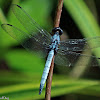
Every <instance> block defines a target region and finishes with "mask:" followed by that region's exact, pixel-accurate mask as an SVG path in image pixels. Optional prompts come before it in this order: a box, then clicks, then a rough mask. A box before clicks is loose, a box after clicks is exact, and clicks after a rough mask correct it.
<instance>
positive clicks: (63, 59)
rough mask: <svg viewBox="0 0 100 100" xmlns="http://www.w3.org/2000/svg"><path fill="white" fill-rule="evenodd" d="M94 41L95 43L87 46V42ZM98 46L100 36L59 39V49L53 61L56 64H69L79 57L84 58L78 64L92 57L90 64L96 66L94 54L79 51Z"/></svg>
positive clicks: (99, 45) (99, 44) (82, 63)
mask: <svg viewBox="0 0 100 100" xmlns="http://www.w3.org/2000/svg"><path fill="white" fill-rule="evenodd" d="M89 42H91V43H94V44H95V45H92V46H89V45H88V43H89ZM84 47H85V48H84ZM97 47H100V37H93V38H88V39H86V38H84V39H69V40H67V41H61V42H60V45H59V50H58V52H57V55H56V57H55V63H56V64H58V65H64V66H70V65H72V66H73V65H74V64H75V63H76V62H77V60H78V59H79V58H80V57H83V58H84V59H85V60H84V61H83V62H80V63H79V65H80V66H82V65H84V62H85V61H87V60H88V59H89V58H92V60H93V61H92V63H91V65H92V66H97V65H98V63H97V59H99V58H96V57H95V56H92V55H86V54H81V53H80V52H82V51H86V50H89V49H90V50H91V49H93V48H97Z"/></svg>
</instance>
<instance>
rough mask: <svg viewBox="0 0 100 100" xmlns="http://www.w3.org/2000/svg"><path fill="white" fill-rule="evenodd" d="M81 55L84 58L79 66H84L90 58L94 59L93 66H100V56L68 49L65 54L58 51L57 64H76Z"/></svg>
mask: <svg viewBox="0 0 100 100" xmlns="http://www.w3.org/2000/svg"><path fill="white" fill-rule="evenodd" d="M80 57H83V60H82V61H81V62H79V63H78V66H83V65H84V63H85V62H86V61H88V60H89V59H92V62H91V66H98V63H97V59H99V60H100V58H97V57H95V56H91V55H86V54H81V53H76V52H71V51H67V52H66V54H65V53H64V55H62V53H61V54H60V53H57V55H56V57H55V64H57V65H61V66H74V65H75V64H76V62H77V61H78V60H79V59H80Z"/></svg>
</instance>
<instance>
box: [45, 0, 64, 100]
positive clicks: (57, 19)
mask: <svg viewBox="0 0 100 100" xmlns="http://www.w3.org/2000/svg"><path fill="white" fill-rule="evenodd" d="M62 7H63V0H58V6H57V9H56V15H55V21H54V27H59V24H60V18H61V12H62ZM54 58H55V55H54V56H53V59H52V62H51V66H50V70H49V74H48V78H47V82H46V93H45V100H50V99H51V84H52V76H53V68H54Z"/></svg>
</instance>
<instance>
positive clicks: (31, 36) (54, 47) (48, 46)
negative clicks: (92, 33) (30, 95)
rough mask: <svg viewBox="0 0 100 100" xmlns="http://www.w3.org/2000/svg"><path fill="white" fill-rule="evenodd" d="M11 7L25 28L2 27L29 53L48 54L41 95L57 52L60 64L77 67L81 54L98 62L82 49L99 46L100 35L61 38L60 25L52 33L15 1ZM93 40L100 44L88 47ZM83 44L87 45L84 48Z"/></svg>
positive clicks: (42, 78)
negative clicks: (81, 37)
mask: <svg viewBox="0 0 100 100" xmlns="http://www.w3.org/2000/svg"><path fill="white" fill-rule="evenodd" d="M11 9H12V11H13V13H14V15H15V16H16V18H17V19H18V20H19V22H20V23H21V24H22V25H23V26H24V28H25V30H26V31H22V30H21V29H19V28H17V27H15V26H13V25H11V24H2V25H1V27H2V28H3V29H4V31H6V32H7V33H8V34H9V35H10V36H11V37H13V38H14V39H15V40H17V41H18V42H19V43H20V44H21V45H22V46H23V47H24V48H25V49H26V50H28V51H30V52H33V51H36V53H41V51H43V53H44V55H43V56H44V57H45V56H47V60H46V63H45V67H44V71H43V74H42V77H41V82H40V89H39V94H41V93H42V90H43V87H44V84H45V82H46V79H47V76H48V73H49V69H50V65H51V62H52V58H53V56H54V55H55V61H54V63H55V64H57V65H60V66H62V65H63V66H74V64H75V62H76V61H77V59H78V58H79V57H80V56H82V57H84V58H85V60H88V59H89V58H90V57H91V58H92V59H93V61H92V62H91V63H92V66H96V65H97V62H96V59H100V58H98V57H95V56H93V55H86V54H82V53H81V52H82V51H85V50H89V49H90V50H91V49H93V48H97V47H99V42H100V41H99V40H100V37H93V38H83V39H67V40H63V41H60V36H61V35H62V34H63V30H62V29H61V28H60V27H55V28H53V29H52V34H50V33H48V32H47V31H46V30H44V29H43V28H42V27H41V26H39V25H38V24H37V23H36V22H35V21H34V20H33V19H32V18H31V17H30V15H29V14H28V13H26V11H25V10H24V9H23V8H22V7H20V6H19V5H17V4H12V6H11ZM92 41H94V42H96V44H97V43H98V45H95V46H94V45H93V46H89V45H88V42H92ZM84 46H86V47H87V48H84ZM83 64H84V62H81V63H80V64H79V66H82V65H83Z"/></svg>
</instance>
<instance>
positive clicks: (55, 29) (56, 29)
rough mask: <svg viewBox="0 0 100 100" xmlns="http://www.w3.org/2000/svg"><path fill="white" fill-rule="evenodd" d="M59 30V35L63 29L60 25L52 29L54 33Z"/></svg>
mask: <svg viewBox="0 0 100 100" xmlns="http://www.w3.org/2000/svg"><path fill="white" fill-rule="evenodd" d="M57 31H59V35H62V33H63V30H62V29H61V28H60V27H55V28H53V29H52V33H55V32H57Z"/></svg>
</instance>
